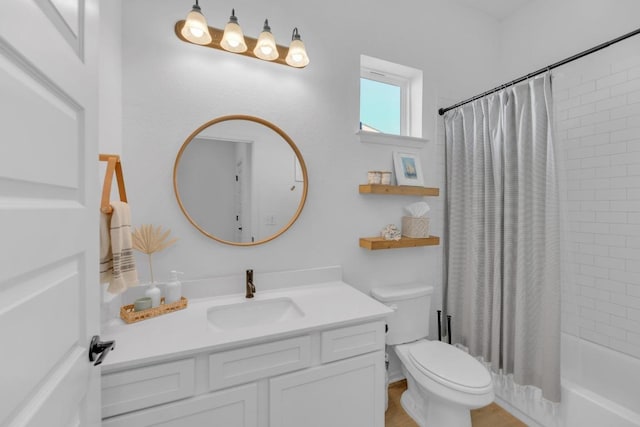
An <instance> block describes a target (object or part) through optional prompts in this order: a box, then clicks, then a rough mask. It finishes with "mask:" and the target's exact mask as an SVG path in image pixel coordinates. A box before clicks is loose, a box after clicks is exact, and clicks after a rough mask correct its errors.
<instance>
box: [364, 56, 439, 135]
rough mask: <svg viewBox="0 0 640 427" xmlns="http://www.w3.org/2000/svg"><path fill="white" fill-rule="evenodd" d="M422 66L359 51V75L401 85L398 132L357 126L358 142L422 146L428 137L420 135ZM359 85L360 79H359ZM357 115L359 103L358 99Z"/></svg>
mask: <svg viewBox="0 0 640 427" xmlns="http://www.w3.org/2000/svg"><path fill="white" fill-rule="evenodd" d="M422 74H423V73H422V70H418V69H416V68H411V67H407V66H404V65H400V64H396V63H394V62H389V61H385V60H382V59H378V58H374V57H371V56H366V55H360V77H361V78H366V79H370V80H375V81H379V82H382V83H389V84H393V85H396V86H400V88H401V90H400V93H401V101H400V102H401V105H400V110H401V111H400V117H401V126H400V135H390V134H385V133H377V132H368V131H363V130H361V129H359V128H360V126H358V129H359V130H358V132H357V134H358V136H359V137H360V141H361V142H373V143H378V144H389V145H399V146H405V147H416V148H421V147H423V146H424V144H425V143H426V142H428V140H426V139H423V138H422V87H423V82H422ZM358 87H360V80H358ZM358 118H359V119H360V103H359V102H358Z"/></svg>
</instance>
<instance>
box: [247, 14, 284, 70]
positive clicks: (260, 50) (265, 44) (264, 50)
mask: <svg viewBox="0 0 640 427" xmlns="http://www.w3.org/2000/svg"><path fill="white" fill-rule="evenodd" d="M253 54H254V55H255V56H257V57H258V58H260V59H264V60H265V61H273V60H274V59H277V58H278V56H279V55H280V54H279V53H278V48H277V47H276V41H275V39H274V38H273V34H271V27H269V21H268V20H267V19H265V20H264V27H263V28H262V32H261V33H260V35H259V36H258V41H257V42H256V47H255V49H253Z"/></svg>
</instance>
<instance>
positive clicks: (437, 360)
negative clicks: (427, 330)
mask: <svg viewBox="0 0 640 427" xmlns="http://www.w3.org/2000/svg"><path fill="white" fill-rule="evenodd" d="M409 357H410V359H411V361H412V362H413V363H414V366H415V367H416V368H418V370H419V371H420V372H422V373H423V374H425V375H426V376H428V377H429V378H431V379H433V380H434V381H437V382H439V383H441V384H443V385H445V386H448V387H451V388H454V389H456V390H461V391H466V392H469V393H474V392H475V393H481V392H484V391H485V390H486V388H487V387H489V386H491V375H490V374H489V371H488V370H487V369H486V368H485V367H484V366H482V364H481V363H480V362H478V361H477V360H476V359H474V358H473V357H471V356H470V355H468V354H467V353H465V352H463V351H462V350H459V349H457V348H455V347H454V346H452V345H449V344H446V343H444V342H441V341H420V342H417V343H415V344H413V345H412V346H411V348H409Z"/></svg>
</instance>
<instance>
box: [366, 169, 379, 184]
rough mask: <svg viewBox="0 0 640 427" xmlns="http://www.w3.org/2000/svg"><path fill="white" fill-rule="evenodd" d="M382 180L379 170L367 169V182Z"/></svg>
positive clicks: (376, 182)
mask: <svg viewBox="0 0 640 427" xmlns="http://www.w3.org/2000/svg"><path fill="white" fill-rule="evenodd" d="M381 181H382V173H381V172H379V171H369V172H368V173H367V182H368V183H369V184H380V182H381Z"/></svg>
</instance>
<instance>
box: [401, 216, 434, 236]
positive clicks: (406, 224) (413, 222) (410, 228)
mask: <svg viewBox="0 0 640 427" xmlns="http://www.w3.org/2000/svg"><path fill="white" fill-rule="evenodd" d="M402 235H403V236H405V237H414V238H421V237H429V218H427V217H412V216H403V217H402Z"/></svg>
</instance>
